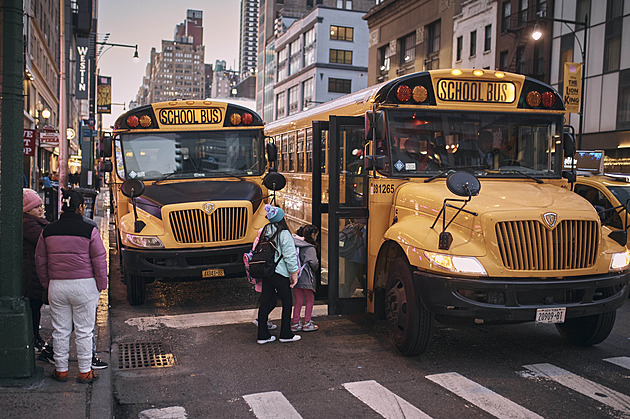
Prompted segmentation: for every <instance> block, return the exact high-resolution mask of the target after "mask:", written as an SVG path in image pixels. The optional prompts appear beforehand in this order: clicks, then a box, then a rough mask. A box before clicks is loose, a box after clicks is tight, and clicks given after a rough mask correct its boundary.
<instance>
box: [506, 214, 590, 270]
mask: <svg viewBox="0 0 630 419" xmlns="http://www.w3.org/2000/svg"><path fill="white" fill-rule="evenodd" d="M496 233H497V242H498V245H499V250H500V252H501V258H502V259H503V264H504V265H505V267H506V268H507V269H512V270H535V271H548V270H564V269H581V268H588V267H591V266H593V265H594V264H595V259H596V258H597V237H598V236H597V223H596V222H595V221H582V220H564V221H562V222H560V224H558V225H557V226H556V228H554V229H553V230H549V229H547V228H546V227H545V226H544V225H543V224H542V223H541V222H540V221H537V220H528V221H507V222H500V223H497V225H496Z"/></svg>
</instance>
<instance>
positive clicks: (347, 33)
mask: <svg viewBox="0 0 630 419" xmlns="http://www.w3.org/2000/svg"><path fill="white" fill-rule="evenodd" d="M353 36H354V29H353V28H348V27H345V26H334V25H331V26H330V39H332V40H334V41H350V42H352V38H353Z"/></svg>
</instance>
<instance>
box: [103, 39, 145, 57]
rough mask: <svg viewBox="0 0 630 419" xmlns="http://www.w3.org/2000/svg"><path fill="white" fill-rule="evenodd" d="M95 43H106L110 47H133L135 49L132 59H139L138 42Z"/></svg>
mask: <svg viewBox="0 0 630 419" xmlns="http://www.w3.org/2000/svg"><path fill="white" fill-rule="evenodd" d="M96 44H97V45H107V46H110V47H124V48H134V49H135V51H134V53H133V60H134V61H137V60H139V59H140V56H138V44H136V45H128V44H114V43H111V42H97V43H96Z"/></svg>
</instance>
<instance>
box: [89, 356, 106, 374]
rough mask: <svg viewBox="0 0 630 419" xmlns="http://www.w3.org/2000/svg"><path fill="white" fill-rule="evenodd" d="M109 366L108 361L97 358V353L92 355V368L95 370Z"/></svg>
mask: <svg viewBox="0 0 630 419" xmlns="http://www.w3.org/2000/svg"><path fill="white" fill-rule="evenodd" d="M107 367H108V364H107V362H105V361H101V359H100V358H97V357H96V355H94V356H92V369H93V370H102V369H105V368H107Z"/></svg>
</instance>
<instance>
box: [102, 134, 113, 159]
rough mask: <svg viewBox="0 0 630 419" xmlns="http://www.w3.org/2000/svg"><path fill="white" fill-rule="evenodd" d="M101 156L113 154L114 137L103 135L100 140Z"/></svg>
mask: <svg viewBox="0 0 630 419" xmlns="http://www.w3.org/2000/svg"><path fill="white" fill-rule="evenodd" d="M100 145H101V157H111V156H112V137H103V138H102V139H101V142H100Z"/></svg>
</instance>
